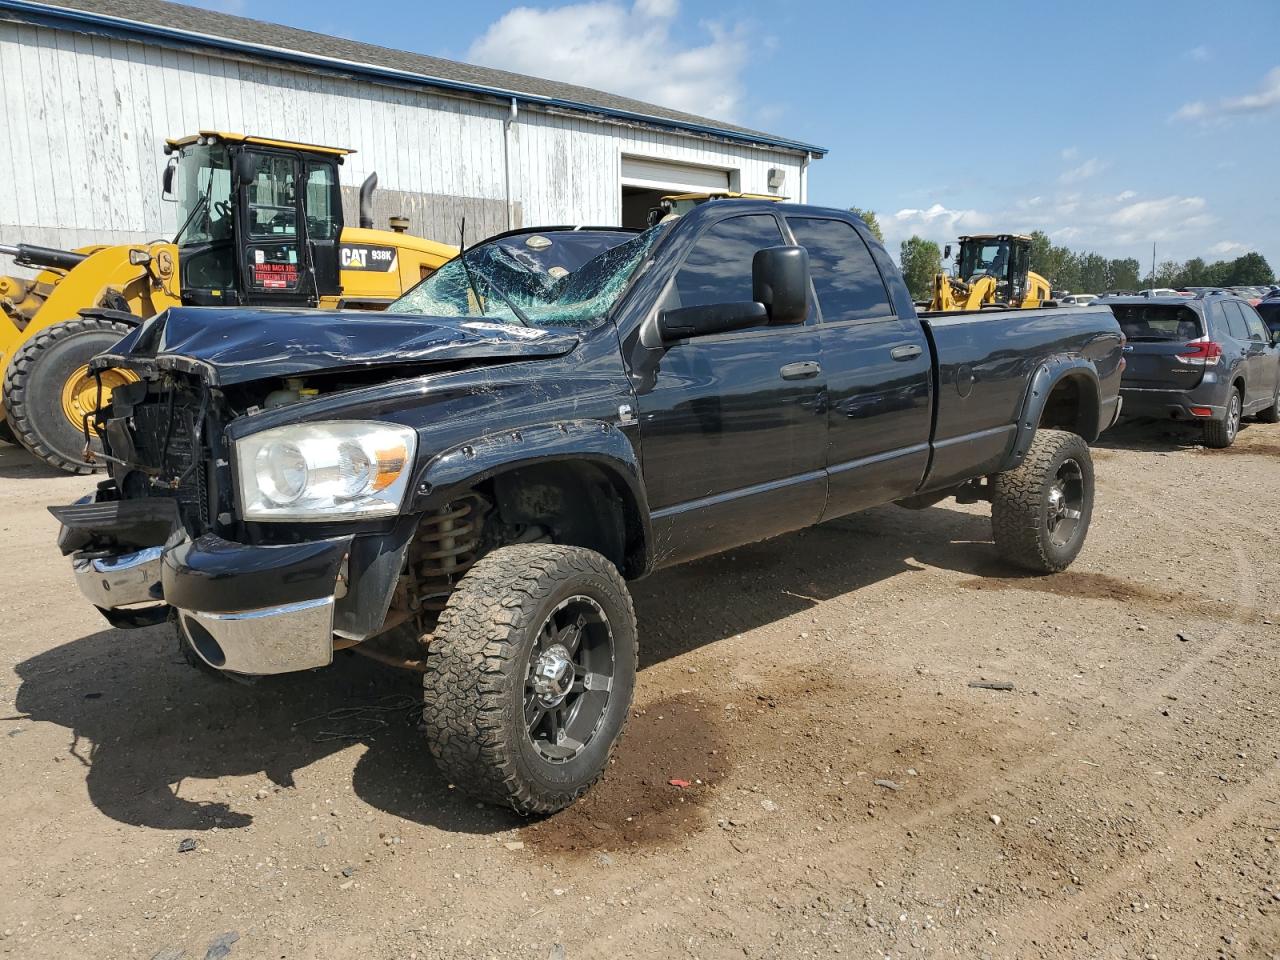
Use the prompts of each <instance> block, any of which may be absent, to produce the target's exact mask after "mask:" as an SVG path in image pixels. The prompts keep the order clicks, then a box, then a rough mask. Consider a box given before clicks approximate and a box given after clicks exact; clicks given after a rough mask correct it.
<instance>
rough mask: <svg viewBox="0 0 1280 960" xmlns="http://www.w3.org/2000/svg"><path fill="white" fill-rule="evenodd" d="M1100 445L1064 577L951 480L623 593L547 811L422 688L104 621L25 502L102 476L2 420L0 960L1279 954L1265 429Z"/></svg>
mask: <svg viewBox="0 0 1280 960" xmlns="http://www.w3.org/2000/svg"><path fill="white" fill-rule="evenodd" d="M1095 455H1096V460H1097V472H1098V480H1099V492H1098V503H1097V508H1096V510H1095V515H1094V526H1093V530H1092V533H1091V535H1090V538H1089V542H1088V544H1087V546H1086V548H1085V551H1084V553H1083V554H1082V555H1081V557H1080V559H1079V560H1078V561H1077V563H1076V564H1075V566H1074V567H1073V568H1072V569H1071V570H1070V571H1068V572H1067V573H1064V574H1061V575H1059V576H1056V577H1049V578H1029V577H1020V576H1018V575H1016V574H1014V573H1013V572H1012V571H1011V570H1010V569H1008V568H1007V567H1005V566H1003V565H1002V564H1001V563H1000V562H999V560H998V559H997V558H996V556H995V555H994V551H993V547H992V545H991V542H990V526H989V522H988V519H987V515H986V511H985V510H984V509H983V508H982V506H981V505H978V506H965V507H958V506H955V505H954V504H944V505H940V506H938V507H935V508H932V509H929V510H924V511H920V512H908V511H905V510H900V509H898V508H894V507H886V508H882V509H878V510H873V511H870V512H868V513H866V514H862V515H859V516H855V517H851V518H846V519H843V520H839V521H836V522H833V523H829V524H826V525H824V526H821V527H818V528H815V529H813V530H809V531H805V532H803V533H798V534H793V535H791V536H787V537H783V538H780V539H778V540H774V541H770V542H767V543H762V544H757V545H754V546H751V547H747V548H744V549H740V550H736V551H734V552H732V553H730V554H727V555H724V556H720V557H716V558H712V559H709V560H704V561H701V562H698V563H695V564H691V565H688V566H685V567H681V568H677V569H673V570H669V571H665V572H663V573H661V574H658V575H656V576H654V577H652V578H650V579H648V580H646V581H643V582H642V583H639V584H636V585H635V586H634V592H635V596H636V604H637V609H638V612H639V615H640V627H641V645H642V646H641V668H642V669H641V675H640V683H639V689H638V692H637V699H636V704H635V709H634V711H633V717H632V719H631V721H630V725H629V729H628V733H627V736H626V737H625V738H624V741H623V744H622V747H621V749H620V751H619V753H618V756H617V758H616V760H615V762H614V764H613V766H612V767H611V769H610V771H609V773H608V774H607V775H606V778H605V779H604V780H603V781H602V782H601V784H600V785H599V786H598V787H597V788H596V789H595V790H594V791H593V792H592V793H591V794H590V795H589V796H588V797H587V798H586V799H585V800H584V801H583V802H581V803H579V804H578V805H577V806H575V807H574V808H572V809H571V810H569V811H567V812H565V813H563V814H561V815H559V816H556V817H553V818H551V819H548V820H544V821H541V822H531V821H521V820H519V819H517V818H515V817H514V816H512V815H509V814H506V813H504V812H503V811H501V810H496V809H492V808H485V807H478V806H477V805H476V804H475V803H474V802H473V801H471V800H469V799H468V798H466V797H465V796H462V795H459V793H458V792H457V791H454V790H452V789H451V788H450V786H449V784H448V783H446V782H443V781H442V779H441V778H440V776H439V774H438V773H437V772H436V770H435V768H434V767H433V766H432V763H431V760H430V758H429V756H428V753H427V751H426V750H425V748H424V747H423V746H422V744H421V743H420V742H419V735H418V734H417V732H416V730H415V721H414V717H413V703H414V699H415V697H416V695H417V685H416V683H415V678H414V677H413V676H412V675H408V674H401V673H398V672H396V671H394V670H391V669H389V668H385V667H381V666H379V665H377V664H374V663H371V662H369V661H366V660H364V659H362V658H359V657H355V656H352V655H350V654H347V655H340V656H339V658H338V660H337V662H336V663H335V664H334V666H332V667H330V668H328V669H325V670H322V671H317V672H315V673H311V674H306V675H300V676H292V677H283V678H274V679H271V680H266V681H262V682H260V683H257V684H254V685H242V684H237V683H232V682H228V681H226V680H222V679H220V678H211V677H208V676H206V675H204V674H201V673H199V672H196V671H194V670H192V669H191V668H189V667H187V666H185V665H184V664H183V663H182V661H181V659H180V657H179V655H178V654H177V652H176V650H175V647H174V645H173V642H172V639H171V637H170V636H169V635H168V634H167V633H166V632H165V631H164V630H163V629H159V628H154V629H148V630H143V631H134V632H120V631H115V630H111V629H108V628H107V626H106V624H105V623H104V622H103V621H101V620H100V619H99V618H98V617H97V615H96V614H95V613H94V612H93V610H92V609H91V608H90V607H88V606H87V605H86V604H85V603H84V602H82V601H81V599H80V598H79V595H78V594H77V593H76V591H75V588H74V586H73V584H72V581H71V576H70V572H69V570H68V568H67V564H66V562H65V561H64V560H63V559H62V558H61V557H60V556H59V555H58V553H57V550H56V549H55V547H54V543H53V539H54V534H55V524H54V521H53V519H52V518H51V517H50V516H49V515H48V514H47V513H46V512H45V510H44V506H45V505H46V504H50V503H65V502H69V501H70V500H71V499H73V498H74V497H75V496H77V495H79V494H80V493H81V492H83V491H87V490H88V489H90V488H91V486H92V482H93V481H92V480H90V479H86V478H72V477H64V476H55V475H52V474H50V473H48V472H46V471H44V470H43V469H41V468H38V467H36V466H34V465H32V464H31V462H30V461H28V460H27V459H26V458H25V456H24V455H22V454H21V453H20V452H19V451H18V450H16V449H14V448H12V447H3V446H0V503H2V504H3V505H4V506H3V510H2V512H0V531H2V532H3V534H4V536H3V543H2V545H0V557H2V559H3V562H4V565H5V567H6V569H7V570H8V571H9V577H8V581H9V585H8V586H7V587H6V588H5V589H4V591H3V594H2V595H0V624H3V630H2V633H0V635H2V636H3V638H4V642H3V645H2V647H0V660H2V663H0V699H2V700H3V704H2V705H0V713H2V714H3V721H2V722H0V783H2V784H3V790H2V791H0V818H2V819H3V822H4V823H5V824H7V825H8V826H7V829H5V830H4V831H3V833H2V834H0V954H4V955H11V956H15V957H22V958H28V957H29V958H43V957H51V958H52V957H57V958H67V957H103V958H108V957H109V958H121V957H141V958H144V960H147V958H153V957H162V958H168V960H173V958H175V957H177V956H178V955H179V951H185V956H186V957H189V958H195V960H199V958H202V957H209V958H220V957H224V956H230V957H232V958H235V960H241V958H245V960H247V958H312V957H316V958H319V957H325V958H332V957H352V958H375V960H380V958H396V960H405V958H423V960H425V958H428V957H430V958H436V957H449V958H463V960H467V958H489V957H498V958H527V960H548V958H551V960H555V958H559V957H563V958H565V960H585V958H610V960H612V958H631V957H636V958H641V957H643V958H649V957H664V958H667V957H671V958H675V957H700V958H725V957H779V958H782V957H787V958H790V957H801V956H819V957H828V956H834V955H841V956H855V957H877V958H878V957H893V958H897V957H935V956H975V957H976V956H990V957H1010V958H1015V957H1016V958H1025V957H1036V956H1048V957H1106V958H1112V957H1117V958H1118V957H1134V958H1144V957H1156V958H1176V957H1197V958H1200V957H1264V958H1271V957H1277V956H1280V753H1278V752H1277V751H1278V750H1280V699H1278V698H1277V678H1278V677H1280V669H1278V668H1280V643H1278V642H1277V640H1278V630H1280V628H1278V627H1277V626H1276V624H1277V623H1280V600H1278V599H1277V596H1276V589H1275V585H1276V582H1277V574H1278V573H1280V564H1278V563H1277V545H1276V540H1277V533H1278V532H1280V523H1277V516H1280V512H1278V510H1280V507H1278V506H1277V504H1278V503H1280V473H1278V468H1280V427H1276V426H1263V425H1250V426H1248V427H1247V428H1246V429H1245V430H1244V432H1243V433H1242V434H1241V437H1240V440H1239V441H1238V443H1237V445H1236V446H1235V447H1234V448H1232V449H1231V450H1228V451H1208V450H1205V449H1202V448H1201V447H1199V446H1197V445H1195V444H1194V443H1193V442H1191V440H1190V439H1188V438H1186V437H1184V436H1181V435H1177V434H1172V433H1169V432H1167V431H1165V430H1164V429H1163V428H1161V427H1159V426H1152V425H1147V426H1141V425H1134V426H1126V427H1122V428H1120V429H1117V430H1115V431H1112V432H1110V433H1109V434H1107V435H1106V437H1105V438H1104V440H1103V442H1102V445H1101V447H1100V448H1099V449H1097V450H1096V451H1095ZM980 681H993V682H999V681H1008V682H1011V683H1012V684H1013V686H1014V689H1013V690H1011V691H1001V690H988V689H981V688H975V687H973V686H972V685H971V684H972V683H974V682H980ZM670 779H682V780H687V781H689V782H690V786H688V787H687V788H679V787H674V786H671V785H670V784H669V783H668V781H669V780H670ZM187 848H190V849H187ZM184 850H186V851H187V852H182V851H184Z"/></svg>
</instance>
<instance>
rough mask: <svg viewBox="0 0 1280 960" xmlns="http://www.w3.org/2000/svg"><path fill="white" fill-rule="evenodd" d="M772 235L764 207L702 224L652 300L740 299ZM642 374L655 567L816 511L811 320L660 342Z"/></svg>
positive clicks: (668, 303)
mask: <svg viewBox="0 0 1280 960" xmlns="http://www.w3.org/2000/svg"><path fill="white" fill-rule="evenodd" d="M783 242H784V241H783V236H782V231H781V228H780V226H779V224H778V221H777V219H776V218H775V217H774V215H773V214H772V213H753V214H743V215H740V216H732V217H725V218H721V219H718V220H714V221H712V222H711V223H710V224H708V225H707V226H706V227H705V228H704V229H703V232H702V233H701V234H699V235H698V236H697V237H696V238H695V239H694V241H693V243H692V245H691V246H690V248H689V250H688V253H687V254H686V255H685V256H684V258H683V260H682V261H681V263H680V265H679V266H678V267H677V268H676V269H675V270H674V272H673V274H672V276H671V278H670V280H669V281H668V282H667V284H666V286H665V288H664V293H663V294H662V295H661V297H660V298H659V302H658V305H657V309H666V310H669V309H676V308H679V307H690V306H700V305H710V304H720V303H740V302H742V301H750V300H752V299H753V298H754V297H753V292H752V284H751V260H752V257H753V256H754V255H755V253H756V251H757V250H760V249H763V248H765V247H776V246H779V245H781V244H783ZM642 380H643V381H644V383H643V385H641V386H638V387H637V388H636V403H637V406H638V414H639V422H640V434H641V443H642V450H643V457H644V472H645V484H646V487H647V488H648V494H649V507H650V510H651V514H652V519H653V525H654V542H655V544H656V545H657V554H658V555H657V562H658V563H659V564H660V565H668V564H671V563H677V562H680V561H681V560H687V559H692V558H693V557H697V556H702V555H704V554H708V553H714V552H716V551H719V550H723V549H726V548H729V547H732V546H736V545H738V544H742V543H750V542H752V541H756V540H763V539H765V538H766V537H771V536H774V535H776V534H779V533H785V532H786V531H789V530H795V529H799V528H800V527H804V526H808V525H809V524H812V523H814V522H815V521H816V520H817V518H818V516H819V514H820V513H821V511H822V505H823V502H824V495H825V488H826V478H825V471H824V467H825V455H826V435H827V421H826V414H825V411H824V408H823V402H824V396H823V379H822V369H821V364H820V356H819V343H818V332H817V328H816V324H815V323H814V322H813V318H812V317H810V319H809V321H808V322H806V323H804V324H801V325H796V326H778V327H773V326H768V325H761V326H759V327H754V328H749V329H745V330H737V331H734V332H731V333H723V334H717V335H712V336H703V337H691V338H689V339H688V340H684V341H681V342H678V343H672V344H668V345H667V347H666V349H665V350H664V352H663V353H662V355H661V358H660V360H659V361H658V366H657V369H656V372H651V373H650V374H649V375H648V376H646V377H644V378H642Z"/></svg>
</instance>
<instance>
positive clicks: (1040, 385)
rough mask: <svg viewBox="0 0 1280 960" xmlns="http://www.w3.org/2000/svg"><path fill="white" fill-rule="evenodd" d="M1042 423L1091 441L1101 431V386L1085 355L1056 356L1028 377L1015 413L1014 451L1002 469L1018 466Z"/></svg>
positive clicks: (1096, 373) (1048, 427)
mask: <svg viewBox="0 0 1280 960" xmlns="http://www.w3.org/2000/svg"><path fill="white" fill-rule="evenodd" d="M1041 427H1044V428H1047V429H1057V430H1068V431H1070V432H1071V433H1075V434H1078V435H1079V436H1081V437H1083V438H1084V440H1085V442H1086V443H1093V442H1094V441H1095V440H1097V439H1098V435H1099V434H1100V433H1101V432H1102V386H1101V384H1100V383H1099V381H1098V372H1097V370H1095V369H1094V367H1093V364H1092V363H1090V362H1089V361H1088V360H1086V359H1085V358H1084V357H1056V358H1054V359H1051V360H1048V361H1046V362H1044V363H1042V364H1041V365H1040V366H1039V367H1038V368H1037V370H1036V372H1035V373H1034V374H1033V375H1032V377H1031V382H1030V383H1029V384H1028V385H1027V392H1026V395H1025V396H1024V397H1023V401H1022V408H1021V412H1020V414H1019V415H1018V430H1017V433H1016V435H1015V437H1014V445H1013V453H1012V454H1011V455H1010V458H1009V462H1008V463H1007V464H1006V465H1005V466H1004V469H1005V470H1012V469H1014V468H1016V467H1017V466H1019V465H1020V464H1021V463H1022V461H1023V460H1024V459H1025V458H1026V456H1027V452H1028V451H1029V450H1030V449H1031V441H1032V440H1033V439H1034V438H1035V435H1036V431H1037V430H1039V429H1040V428H1041Z"/></svg>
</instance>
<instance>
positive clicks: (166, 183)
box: [160, 157, 178, 200]
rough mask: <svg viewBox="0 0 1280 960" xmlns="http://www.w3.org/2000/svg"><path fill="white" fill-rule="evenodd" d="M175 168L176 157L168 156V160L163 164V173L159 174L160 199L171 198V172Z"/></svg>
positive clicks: (176, 164) (176, 166)
mask: <svg viewBox="0 0 1280 960" xmlns="http://www.w3.org/2000/svg"><path fill="white" fill-rule="evenodd" d="M177 169H178V158H177V157H170V158H169V162H168V163H167V164H166V165H165V168H164V173H162V174H160V196H161V198H162V199H165V200H172V199H173V173H174V171H175V170H177Z"/></svg>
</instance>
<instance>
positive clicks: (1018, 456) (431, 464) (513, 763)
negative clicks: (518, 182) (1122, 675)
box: [52, 200, 1123, 813]
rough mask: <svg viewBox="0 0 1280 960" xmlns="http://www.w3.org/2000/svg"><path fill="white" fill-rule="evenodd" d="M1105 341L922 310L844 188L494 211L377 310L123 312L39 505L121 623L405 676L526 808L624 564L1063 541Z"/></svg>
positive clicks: (561, 737) (574, 780)
mask: <svg viewBox="0 0 1280 960" xmlns="http://www.w3.org/2000/svg"><path fill="white" fill-rule="evenodd" d="M1122 344H1123V337H1122V335H1121V332H1120V329H1119V327H1118V325H1117V323H1116V321H1115V319H1114V317H1113V316H1112V314H1111V311H1110V310H1109V309H1107V308H1106V307H1102V308H1098V309H1093V308H1062V309H1043V310H1007V311H1003V310H995V311H993V310H984V311H982V312H979V313H973V314H968V315H965V314H956V313H949V314H946V315H945V316H935V317H923V318H922V317H920V316H918V315H917V313H916V310H915V307H914V306H913V305H912V302H911V297H910V295H909V294H908V292H907V288H906V286H905V285H904V283H903V280H902V277H901V276H900V275H899V272H898V269H897V268H896V267H895V265H894V264H893V262H892V261H891V260H890V258H889V256H888V255H887V254H886V253H885V251H884V249H883V247H881V245H880V244H879V243H878V242H877V241H876V239H875V238H874V237H873V236H872V235H871V234H870V233H869V232H868V231H867V229H866V227H865V225H864V224H863V223H862V221H861V220H859V219H857V218H855V217H853V216H851V215H850V214H848V213H845V212H842V211H838V210H826V209H819V208H815V207H809V206H797V205H785V204H774V203H765V202H758V201H736V200H733V201H724V202H720V203H715V204H706V205H703V206H700V207H697V208H695V209H693V210H691V211H690V212H688V213H687V214H685V215H684V216H681V217H678V218H669V219H668V220H667V222H664V223H661V224H658V225H656V226H654V227H652V228H650V229H649V230H647V231H645V232H643V233H628V232H622V231H618V230H582V229H578V230H574V229H570V228H542V229H540V230H537V231H523V232H516V233H511V234H505V235H502V236H500V237H498V238H493V239H491V240H489V241H486V242H484V243H481V244H479V245H477V246H475V247H472V248H471V249H469V250H468V251H466V253H464V254H463V255H461V256H459V257H457V258H455V259H454V260H452V261H450V262H449V263H448V264H446V265H445V266H443V267H442V268H441V269H440V270H439V271H437V272H436V273H435V274H433V275H432V276H431V277H429V278H428V279H426V280H425V281H423V282H422V283H421V284H420V285H419V286H417V287H416V288H414V289H413V290H411V291H410V292H409V293H407V294H406V295H405V296H404V297H403V298H402V299H401V300H400V301H398V302H397V303H396V304H394V305H393V306H392V308H391V309H390V310H389V311H388V312H386V313H383V314H360V315H354V314H352V315H347V314H341V313H339V314H336V315H335V314H326V315H323V316H320V315H316V314H315V313H311V312H307V311H287V310H235V309H231V310H225V309H224V310H213V309H186V308H174V309H171V310H169V311H167V312H166V313H163V314H160V315H158V316H156V317H154V318H152V319H150V320H148V321H146V322H145V323H143V324H141V325H140V326H139V327H138V328H137V329H136V330H134V331H133V332H132V333H130V334H129V335H128V336H127V337H125V338H124V339H123V340H122V341H121V342H120V343H118V344H117V345H116V346H115V347H114V348H113V349H112V350H110V351H109V352H108V353H106V354H104V355H102V356H99V357H97V358H96V359H95V360H94V361H93V362H92V366H93V369H94V370H95V371H98V372H103V371H106V370H109V369H111V368H124V369H127V370H130V371H133V372H134V373H135V374H136V375H137V377H138V379H137V382H134V383H129V384H127V385H124V386H119V387H117V388H116V389H115V390H114V391H113V392H112V393H111V395H110V397H109V398H103V399H104V400H108V399H109V402H106V403H105V404H104V405H102V406H101V408H100V410H99V412H98V413H97V414H96V416H95V417H94V422H93V423H91V424H89V425H88V426H87V427H86V432H87V433H88V432H89V431H93V432H95V433H96V435H97V436H99V437H101V445H102V453H101V454H100V456H101V459H102V461H103V463H104V464H105V466H106V467H107V469H108V470H109V472H110V477H109V479H106V480H104V481H103V482H102V483H100V484H99V486H98V489H97V491H96V493H95V494H94V495H93V496H92V497H89V498H87V499H86V500H85V501H83V502H81V503H77V504H74V505H71V506H65V507H55V508H52V512H53V514H54V515H55V516H56V517H57V518H58V520H59V521H61V524H62V529H61V532H60V534H59V543H60V546H61V549H62V551H63V553H64V554H67V555H69V556H70V558H71V563H72V565H73V567H74V570H75V575H76V578H77V580H78V582H79V585H80V588H81V590H82V591H83V593H84V594H85V596H86V597H88V599H89V601H90V602H91V603H93V604H94V605H95V606H96V607H97V608H98V609H99V610H101V611H102V613H103V615H104V616H105V617H106V618H107V620H109V621H110V622H111V623H112V624H114V625H116V626H118V627H132V626H141V625H148V624H151V625H154V624H159V623H163V622H170V623H172V625H173V627H174V629H175V631H176V634H177V642H178V643H179V645H180V646H181V647H182V649H183V650H184V652H185V653H186V655H187V656H188V657H189V659H190V660H191V661H192V662H193V663H195V664H198V665H201V666H202V667H203V668H204V669H210V668H213V669H216V670H219V671H227V672H231V673H236V674H246V675H255V674H276V673H284V672H288V671H298V670H309V669H313V668H317V667H324V666H326V665H328V664H330V663H331V661H332V660H333V657H334V652H335V651H336V650H341V649H344V648H355V649H356V650H357V651H362V652H370V653H373V654H375V655H377V656H378V657H379V658H380V659H384V660H388V661H391V662H395V663H397V664H399V665H401V666H405V667H410V668H413V669H417V670H419V671H421V673H422V674H423V677H424V684H425V697H424V708H423V709H424V728H425V730H426V733H427V742H428V745H429V747H430V749H431V750H432V752H433V754H434V756H435V758H436V760H437V761H438V765H439V767H440V768H441V771H442V773H443V774H444V775H445V776H446V777H448V778H449V780H450V781H451V782H453V783H455V784H457V785H458V786H460V787H463V788H465V789H467V790H469V791H471V792H472V793H473V794H475V795H476V796H478V797H480V798H482V799H484V800H488V801H492V802H495V803H499V804H507V805H510V806H511V807H513V808H514V809H516V810H517V811H520V812H522V813H548V812H551V811H555V810H558V809H560V808H563V807H565V806H567V805H568V804H570V803H571V802H573V800H574V799H575V798H577V797H579V796H580V795H581V794H582V793H583V792H584V791H586V790H587V789H588V788H589V787H590V785H591V784H592V783H593V782H594V781H595V780H596V779H597V778H598V777H599V776H600V775H601V773H602V772H603V770H604V769H605V766H606V763H607V760H608V756H609V753H610V750H611V748H612V747H613V745H614V743H615V741H616V740H617V739H618V737H619V735H620V734H621V732H622V728H623V725H624V723H625V721H626V718H627V714H628V708H629V706H630V702H631V697H632V691H633V689H634V686H635V681H636V651H637V629H636V620H635V615H634V612H633V609H632V604H631V599H630V596H629V594H628V589H627V581H629V580H634V579H636V578H639V577H643V576H644V575H646V574H647V573H649V572H650V571H653V570H655V569H657V568H660V567H666V566H670V565H672V564H678V563H682V562H685V561H688V560H693V559H695V558H697V557H701V556H704V555H707V554H712V553H715V552H717V551H723V550H727V549H730V548H733V547H736V546H738V545H741V544H744V543H747V542H751V541H756V540H761V539H764V538H767V537H774V536H777V535H779V534H783V533H786V532H788V531H792V530H796V529H799V528H802V527H806V526H809V525H812V524H816V523H820V522H822V521H824V520H828V519H831V518H833V517H839V516H842V515H845V514H848V513H850V512H852V511H856V510H861V509H863V508H866V507H871V506H875V505H877V504H884V503H889V502H894V501H896V502H898V503H900V504H902V505H903V506H906V507H913V508H922V507H927V506H929V505H931V504H934V503H937V502H939V501H940V500H942V499H944V498H946V497H956V498H958V499H959V500H961V501H963V502H976V501H990V503H991V504H992V519H993V529H994V540H995V546H996V549H997V550H998V551H999V553H1001V554H1002V555H1003V556H1004V557H1006V558H1007V559H1008V560H1009V561H1011V562H1012V563H1015V564H1019V565H1021V566H1022V567H1025V568H1027V569H1029V570H1032V571H1035V572H1037V573H1051V572H1054V571H1058V570H1061V569H1063V568H1064V567H1066V566H1067V565H1068V564H1069V563H1071V561H1072V560H1073V559H1074V558H1075V556H1076V554H1077V553H1078V551H1079V550H1080V548H1081V545H1082V544H1083V543H1084V540H1085V535H1086V531H1087V530H1088V527H1089V521H1090V516H1091V511H1092V508H1093V496H1094V486H1093V482H1094V475H1093V467H1092V464H1091V460H1090V455H1089V448H1088V445H1087V444H1088V442H1089V441H1092V440H1093V439H1094V438H1096V437H1097V435H1098V433H1099V432H1100V431H1102V430H1104V429H1105V428H1107V427H1108V426H1110V425H1111V424H1112V423H1113V422H1114V420H1115V418H1116V416H1117V414H1118V411H1119V407H1120V404H1119V400H1118V388H1119V384H1120V377H1121V371H1122V368H1123V361H1122ZM849 562H850V563H852V564H856V563H858V544H857V543H851V544H850V550H849ZM406 641H407V644H408V646H407V649H406Z"/></svg>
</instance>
